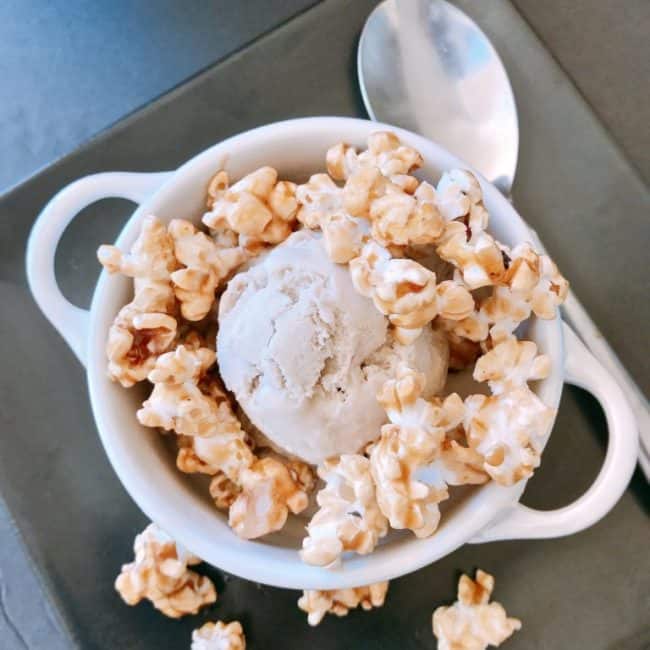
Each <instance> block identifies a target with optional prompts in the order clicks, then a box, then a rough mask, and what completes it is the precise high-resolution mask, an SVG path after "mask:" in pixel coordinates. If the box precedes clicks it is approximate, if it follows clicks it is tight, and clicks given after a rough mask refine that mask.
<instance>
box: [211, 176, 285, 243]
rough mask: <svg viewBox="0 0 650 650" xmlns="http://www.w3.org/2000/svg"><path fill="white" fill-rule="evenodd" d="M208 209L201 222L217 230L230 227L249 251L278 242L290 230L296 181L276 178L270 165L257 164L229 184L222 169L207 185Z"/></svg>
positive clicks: (220, 230)
mask: <svg viewBox="0 0 650 650" xmlns="http://www.w3.org/2000/svg"><path fill="white" fill-rule="evenodd" d="M208 193H209V197H210V211H209V212H207V213H206V214H204V215H203V223H204V224H205V225H206V226H208V227H209V228H211V229H213V230H215V231H216V232H228V231H233V232H235V233H237V234H238V235H239V243H240V244H241V245H243V246H244V247H246V248H247V249H250V250H252V251H257V250H258V249H259V246H260V245H264V244H279V243H280V242H282V241H284V240H285V239H286V238H287V237H288V236H289V235H290V234H291V232H292V230H293V224H294V221H295V217H296V214H297V212H298V201H297V199H296V196H295V194H296V185H295V184H294V183H290V182H288V181H280V182H278V174H277V172H276V170H275V169H273V168H272V167H260V168H259V169H257V170H255V171H254V172H251V173H250V174H248V175H246V176H244V177H243V178H242V179H240V180H239V181H237V182H236V183H235V184H234V185H232V186H230V187H229V179H228V176H227V174H226V172H224V171H222V172H220V174H219V175H218V176H216V177H215V178H213V181H212V182H211V183H210V185H209V187H208Z"/></svg>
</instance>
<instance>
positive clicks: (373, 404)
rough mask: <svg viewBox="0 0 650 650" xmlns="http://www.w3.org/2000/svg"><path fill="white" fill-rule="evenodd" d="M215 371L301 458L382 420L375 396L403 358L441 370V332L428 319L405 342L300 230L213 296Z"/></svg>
mask: <svg viewBox="0 0 650 650" xmlns="http://www.w3.org/2000/svg"><path fill="white" fill-rule="evenodd" d="M217 358H218V363H219V369H220V372H221V377H222V378H223V381H224V382H225V384H226V386H227V387H228V389H229V390H230V391H232V392H233V393H234V395H235V397H236V398H237V401H238V402H239V405H240V406H241V408H242V409H243V411H244V412H245V414H246V416H247V417H248V419H249V420H250V421H251V423H252V424H253V425H255V427H257V428H258V429H259V430H260V431H261V432H262V433H263V434H264V435H265V436H266V437H267V438H268V439H269V441H270V442H271V443H272V444H273V445H274V446H276V447H277V448H278V449H279V450H282V451H284V452H287V453H289V454H290V455H293V456H297V457H298V458H301V459H303V460H305V461H307V462H309V463H314V464H316V463H320V462H321V461H323V460H324V459H326V458H329V457H331V456H338V455H339V454H343V453H354V452H357V451H359V450H360V449H361V448H362V447H363V446H364V445H365V444H366V443H368V442H370V441H371V440H373V439H375V438H377V437H378V435H379V429H380V427H381V425H382V424H384V423H385V422H386V421H387V418H386V414H385V412H384V409H383V408H382V407H381V406H380V405H379V403H378V402H377V399H376V394H377V391H378V389H379V388H380V387H381V385H382V384H383V382H384V381H386V380H387V379H391V378H393V377H395V374H396V369H397V366H398V365H399V364H400V363H406V364H407V365H409V366H410V367H412V368H415V369H417V370H419V371H421V372H424V373H425V375H426V377H427V384H426V389H425V396H431V395H433V394H435V393H437V392H439V391H440V390H441V389H442V387H443V385H444V382H445V379H446V375H447V362H448V358H449V351H448V347H447V343H446V340H445V338H444V336H442V335H440V334H439V333H437V332H435V331H434V330H433V329H431V327H427V328H425V330H424V332H423V334H422V335H421V336H420V337H419V338H418V339H417V340H416V341H415V342H414V343H413V344H411V345H408V346H403V345H400V344H398V343H397V342H396V341H394V339H393V337H392V336H391V335H390V334H389V331H388V322H387V319H386V318H385V317H384V316H383V315H382V314H381V313H379V311H377V309H376V307H375V306H374V305H373V303H372V301H371V300H370V299H369V298H366V297H364V296H362V295H360V294H359V293H357V291H356V290H355V289H354V287H353V285H352V281H351V279H350V273H349V271H348V268H347V266H341V265H338V264H335V263H333V262H332V261H331V260H330V259H329V257H328V256H327V254H326V252H325V249H324V246H323V243H322V241H321V238H320V235H318V234H315V233H313V232H312V231H308V230H302V231H299V232H296V233H294V234H293V235H291V236H290V237H289V238H288V239H287V240H286V241H285V242H284V243H283V244H281V245H279V246H277V247H276V248H274V249H273V250H272V251H271V252H269V253H268V254H266V255H265V256H263V257H261V258H259V259H258V260H256V261H255V262H254V264H253V265H252V266H251V267H250V268H248V269H247V270H245V271H242V272H241V273H239V274H238V275H236V276H235V277H234V278H233V279H232V280H231V281H230V283H229V284H228V288H227V290H226V291H225V293H224V294H223V296H222V297H221V301H220V304H219V333H218V335H217Z"/></svg>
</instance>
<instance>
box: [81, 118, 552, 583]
mask: <svg viewBox="0 0 650 650" xmlns="http://www.w3.org/2000/svg"><path fill="white" fill-rule="evenodd" d="M378 130H390V131H393V132H395V133H396V134H397V135H398V137H399V138H400V139H401V140H402V141H404V142H406V143H408V144H411V145H412V146H415V147H416V148H418V150H420V151H421V152H423V150H424V151H426V152H427V153H426V154H424V152H423V155H424V157H425V159H427V162H428V163H429V164H431V165H433V166H436V167H437V168H438V169H441V168H447V169H448V168H451V167H454V166H461V167H464V168H468V169H472V168H471V166H469V165H467V164H465V163H464V162H463V161H461V160H460V159H458V158H457V157H456V156H453V155H452V154H451V153H449V152H448V151H446V150H445V149H444V148H443V147H441V146H439V145H437V144H436V143H434V142H432V141H430V140H428V139H426V138H424V137H423V136H419V135H417V134H415V133H412V132H409V131H406V130H404V129H400V128H398V127H394V126H392V125H388V124H382V123H378V122H372V121H369V120H364V119H359V118H348V117H310V118H298V119H292V120H285V121H281V122H275V123H272V124H268V125H266V126H261V127H258V128H255V129H251V130H249V131H245V132H243V133H240V134H237V135H234V136H232V137H230V138H227V139H225V140H223V141H221V142H219V143H217V144H215V145H213V146H211V147H209V148H207V149H205V150H204V151H202V152H200V153H199V154H197V155H196V156H194V157H192V158H190V159H189V160H188V161H187V162H185V163H184V164H183V165H181V166H180V167H179V168H178V169H177V170H176V171H175V172H174V173H173V175H172V176H171V177H170V178H169V179H168V180H166V181H165V182H164V183H163V185H162V186H161V187H160V188H159V189H158V191H156V192H155V193H154V194H153V195H152V196H151V197H149V199H148V200H146V201H145V202H144V203H142V204H141V205H140V206H139V207H138V208H137V209H136V210H135V212H134V213H133V214H132V216H131V217H130V218H129V219H128V221H127V222H126V224H125V226H124V228H123V229H122V231H121V233H120V235H119V237H118V239H117V242H116V243H117V245H118V246H122V247H124V246H128V245H129V244H130V243H131V242H132V241H133V239H134V238H135V235H136V233H137V231H138V230H139V226H140V222H141V220H142V219H143V218H144V216H145V215H147V214H150V213H151V212H152V211H153V212H155V211H158V210H157V209H155V210H154V209H153V207H152V206H159V205H161V204H164V202H165V201H166V200H169V198H170V197H171V196H172V195H173V194H174V192H175V191H176V188H177V187H178V185H179V183H180V182H181V181H183V180H187V179H189V178H190V177H191V176H192V175H193V174H194V175H196V173H197V171H199V170H201V169H203V168H204V167H205V166H206V164H207V163H208V162H209V163H210V165H211V166H212V168H213V169H216V168H217V167H216V165H218V164H220V163H216V162H215V161H216V160H222V161H223V160H224V159H225V158H226V157H228V156H232V157H235V156H236V155H237V151H236V150H237V149H240V150H242V149H243V148H245V147H247V146H250V145H251V144H253V143H254V144H256V146H260V144H261V143H262V142H267V143H268V142H275V141H277V140H278V139H282V138H286V139H287V140H289V139H291V140H294V141H295V139H296V137H297V135H298V134H300V133H303V134H306V135H307V136H308V135H311V136H314V137H315V136H316V135H320V136H323V137H325V136H328V137H329V136H331V138H332V144H335V143H336V142H340V141H341V140H347V141H351V140H352V141H354V142H355V144H356V143H357V142H358V141H363V140H365V138H366V137H367V135H368V134H369V133H371V132H374V131H378ZM349 135H352V136H353V137H348V136H349ZM439 161H445V162H444V164H439ZM272 162H273V161H272V160H270V161H269V163H268V164H272ZM472 171H474V173H475V174H476V175H477V177H478V178H479V179H480V182H481V185H482V188H483V192H484V198H485V202H486V204H487V205H490V206H491V208H490V212H491V213H492V212H493V211H494V206H495V205H496V206H497V210H498V212H499V214H500V215H503V218H504V219H505V220H506V221H507V222H508V224H512V228H511V227H510V225H509V226H508V227H509V229H512V230H519V231H522V232H523V233H525V232H529V229H528V227H527V226H526V224H525V223H524V222H523V220H522V219H521V217H520V216H519V215H518V214H517V212H516V211H515V210H514V208H513V207H512V205H511V204H510V202H509V201H508V200H507V199H506V198H505V197H504V196H503V195H502V194H501V193H500V192H499V190H498V189H496V187H494V186H493V185H491V184H490V183H489V181H487V180H486V179H485V178H484V177H483V176H482V175H481V174H479V173H477V172H476V171H475V170H472ZM181 216H182V215H181ZM515 226H516V228H515ZM115 282H116V279H115V278H114V277H109V275H108V274H107V273H106V271H102V273H101V275H100V278H99V280H98V282H97V285H96V288H95V291H94V293H93V299H92V303H91V307H90V331H89V339H88V363H87V379H88V388H89V394H90V401H91V407H92V411H93V415H94V417H95V421H96V424H97V429H98V432H99V435H100V438H101V441H102V444H103V446H104V449H105V450H106V454H107V456H108V458H109V460H110V462H111V464H112V466H113V468H114V470H115V472H116V473H117V475H118V477H119V479H120V481H121V482H122V484H123V485H124V487H125V489H126V490H127V492H128V493H129V494H130V496H131V497H132V498H133V500H134V501H135V502H136V503H137V505H138V506H139V508H140V509H141V510H142V511H143V512H144V513H145V514H146V515H147V516H148V517H149V518H150V519H151V520H152V521H155V522H156V523H157V524H158V525H160V526H161V527H162V528H163V529H164V530H166V531H167V532H168V533H169V534H170V535H171V536H172V537H174V538H175V539H177V540H178V541H179V542H181V543H182V544H183V545H184V546H186V547H187V548H189V549H191V551H192V552H193V553H195V554H197V555H198V556H199V557H201V558H203V559H204V560H205V561H206V562H208V563H210V564H212V565H214V566H217V567H218V568H221V569H223V570H225V571H227V572H229V573H233V574H236V575H239V576H241V577H243V578H246V579H249V580H252V581H255V582H261V583H265V584H269V585H272V586H277V587H287V588H293V589H313V588H323V589H337V588H346V587H354V586H359V585H365V584H370V583H374V582H378V581H381V580H388V579H392V578H395V577H398V576H401V575H405V574H407V573H410V572H412V571H415V570H417V569H419V568H421V567H423V566H426V565H428V564H430V563H432V562H433V561H435V560H437V559H439V558H440V557H443V556H444V555H447V554H449V553H450V552H452V551H453V550H455V549H456V548H458V547H459V546H461V545H463V544H464V543H467V542H468V541H471V539H472V538H473V537H475V536H476V535H477V533H479V531H481V530H482V529H483V528H484V527H486V526H487V525H488V524H490V523H491V522H492V521H493V520H494V519H495V518H497V517H499V516H503V513H504V511H506V510H507V509H508V508H509V507H511V506H513V505H515V504H516V503H517V502H518V501H519V498H520V496H521V494H522V493H523V491H524V489H525V486H526V482H521V483H519V484H517V485H515V486H512V487H502V486H498V485H497V484H496V483H494V482H493V481H492V482H490V483H488V484H486V485H485V486H481V488H480V490H477V493H476V495H475V497H476V496H478V495H479V493H480V495H482V499H476V498H474V497H471V498H468V499H467V501H466V502H464V503H463V504H461V506H460V510H459V512H460V514H462V515H464V516H466V518H467V521H466V524H465V525H464V526H463V531H462V534H461V533H460V531H458V530H457V528H458V526H457V525H455V522H454V521H453V519H454V518H450V519H451V521H449V520H447V521H445V519H444V518H443V521H442V522H441V525H440V527H439V529H438V530H437V531H436V533H435V534H434V535H433V536H432V537H429V538H426V539H418V538H416V537H415V536H410V537H407V538H401V537H400V542H399V543H398V544H383V545H380V546H379V547H378V548H377V549H376V550H375V551H374V552H373V553H371V554H369V555H366V556H360V555H354V556H353V557H350V558H349V559H348V558H346V559H345V560H344V562H343V564H342V565H341V566H340V567H337V568H334V569H324V568H321V567H313V566H309V565H306V564H304V563H303V562H302V561H301V560H300V558H299V556H298V554H297V552H296V551H295V549H287V548H282V547H280V546H275V545H273V544H270V543H267V542H260V541H255V540H252V541H244V540H240V539H239V538H237V537H236V536H235V535H234V533H232V531H231V530H230V529H229V528H228V527H227V524H226V523H224V522H222V527H225V528H226V529H227V533H228V535H225V534H223V535H222V534H221V532H220V529H214V531H213V536H212V537H210V538H209V539H207V538H206V536H205V535H204V534H200V533H199V531H198V530H195V529H194V527H193V526H191V525H187V522H188V521H190V520H192V519H194V520H201V521H203V519H202V518H203V517H205V516H206V510H205V508H204V507H203V505H204V504H199V503H197V499H196V496H195V495H193V494H192V493H191V491H190V490H189V489H188V490H180V491H179V494H170V495H169V498H166V495H163V494H162V493H161V490H159V489H156V485H155V484H153V483H152V482H151V481H148V480H147V476H146V473H145V472H142V471H141V463H140V462H139V461H140V459H137V458H133V457H131V456H129V449H128V442H127V441H126V440H125V434H124V432H120V431H116V426H115V423H114V422H113V420H114V414H113V413H112V412H110V411H109V409H107V408H105V406H104V397H105V393H106V390H107V380H106V362H105V357H104V341H105V333H106V322H105V321H106V314H105V313H103V311H105V310H103V309H102V305H103V303H105V302H106V301H105V296H106V295H110V292H115V291H116V287H117V285H116V284H115ZM102 316H103V317H104V318H103V321H102ZM113 316H114V314H113ZM111 320H112V318H111ZM541 326H542V327H545V328H548V336H549V337H550V340H552V341H553V342H554V345H553V346H552V347H553V349H551V350H546V349H545V350H543V351H544V352H545V353H547V354H549V355H550V356H551V358H552V361H553V372H552V375H551V377H549V379H547V380H545V382H546V390H545V394H546V399H545V400H544V401H545V402H546V403H548V404H549V405H550V406H552V407H553V408H557V405H558V404H559V399H560V395H561V391H562V385H563V383H564V364H563V361H562V360H563V359H564V340H563V335H562V329H561V321H560V319H559V318H556V319H555V320H553V321H544V322H543V324H542V325H541ZM119 389H120V390H122V391H125V390H126V389H123V388H121V387H119ZM554 423H555V418H553V421H552V422H551V424H550V426H549V431H548V432H547V439H548V435H550V431H551V430H552V428H553V425H554ZM134 426H138V425H137V422H134ZM152 433H154V434H155V435H159V434H158V433H157V432H155V431H152ZM190 494H192V499H191V500H186V499H185V497H186V496H187V495H190ZM213 510H214V508H213ZM456 523H457V522H456ZM289 553H290V554H291V557H290V556H289V555H288V554H289Z"/></svg>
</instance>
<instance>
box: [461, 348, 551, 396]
mask: <svg viewBox="0 0 650 650" xmlns="http://www.w3.org/2000/svg"><path fill="white" fill-rule="evenodd" d="M550 372H551V360H550V359H549V358H548V356H546V355H545V354H540V355H538V354H537V345H535V343H533V342H532V341H518V340H517V339H516V338H515V337H514V336H513V337H510V338H508V339H506V340H505V341H502V342H501V343H498V344H497V345H495V346H494V347H493V348H492V349H491V350H490V351H489V352H486V353H485V354H484V355H483V356H482V357H480V358H479V359H478V361H477V362H476V366H475V367H474V379H476V381H480V382H483V381H487V382H488V385H489V387H490V390H491V391H492V394H493V395H499V394H501V393H504V392H506V391H507V390H510V389H512V388H519V387H521V386H526V385H527V383H528V382H529V381H534V380H536V379H544V378H545V377H548V375H549V373H550Z"/></svg>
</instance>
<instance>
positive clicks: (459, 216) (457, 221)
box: [435, 169, 505, 289]
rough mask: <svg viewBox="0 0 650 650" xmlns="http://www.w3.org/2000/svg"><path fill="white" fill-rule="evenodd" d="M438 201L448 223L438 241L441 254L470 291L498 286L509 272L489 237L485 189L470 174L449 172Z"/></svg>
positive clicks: (438, 189)
mask: <svg viewBox="0 0 650 650" xmlns="http://www.w3.org/2000/svg"><path fill="white" fill-rule="evenodd" d="M435 201H436V204H437V206H438V209H439V211H440V213H441V214H442V215H443V216H444V217H445V219H447V220H448V223H447V226H446V228H445V231H444V233H443V234H442V236H441V237H440V238H439V241H438V248H437V251H438V254H439V255H440V257H442V259H444V260H446V261H448V262H451V263H452V264H453V265H454V266H456V268H458V269H459V270H460V271H461V273H462V277H463V280H464V281H465V283H466V284H467V286H468V287H469V288H470V289H478V288H479V287H484V286H489V285H494V284H497V283H498V282H499V281H500V280H501V278H502V277H503V274H504V272H505V267H504V259H503V256H502V254H501V249H500V248H499V245H498V244H497V242H496V241H495V240H494V239H493V238H492V237H491V236H490V235H489V234H488V233H487V232H485V229H486V228H487V225H488V213H487V210H486V209H485V206H484V205H483V194H482V192H481V186H480V184H479V182H478V180H477V179H476V177H475V176H474V175H473V174H472V173H471V172H469V171H466V170H462V169H454V170H451V171H449V172H445V173H444V174H443V175H442V178H441V179H440V182H439V183H438V188H437V190H436V196H435Z"/></svg>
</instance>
